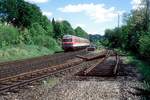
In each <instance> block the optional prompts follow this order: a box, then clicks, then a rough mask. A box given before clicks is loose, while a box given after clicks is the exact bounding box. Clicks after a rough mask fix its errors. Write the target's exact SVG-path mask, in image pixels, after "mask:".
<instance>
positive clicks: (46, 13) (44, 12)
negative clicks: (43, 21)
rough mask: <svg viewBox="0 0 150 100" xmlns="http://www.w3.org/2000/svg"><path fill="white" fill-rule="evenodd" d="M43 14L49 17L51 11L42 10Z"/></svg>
mask: <svg viewBox="0 0 150 100" xmlns="http://www.w3.org/2000/svg"><path fill="white" fill-rule="evenodd" d="M42 13H43V15H45V16H47V17H51V16H52V12H48V11H42Z"/></svg>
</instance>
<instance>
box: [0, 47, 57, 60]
mask: <svg viewBox="0 0 150 100" xmlns="http://www.w3.org/2000/svg"><path fill="white" fill-rule="evenodd" d="M57 50H60V49H59V48H58V49H57ZM55 51H56V49H55V50H53V49H48V48H45V47H39V46H35V45H19V46H16V47H10V46H9V47H5V48H1V49H0V62H6V61H14V60H19V59H27V58H32V57H38V56H43V55H49V54H53V53H54V52H55Z"/></svg>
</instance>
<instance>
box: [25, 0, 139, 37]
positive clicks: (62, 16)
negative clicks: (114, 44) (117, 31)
mask: <svg viewBox="0 0 150 100" xmlns="http://www.w3.org/2000/svg"><path fill="white" fill-rule="evenodd" d="M25 1H28V2H31V3H35V4H37V5H38V6H39V7H40V9H41V10H42V12H43V14H44V15H46V16H47V17H48V18H49V19H52V18H53V17H54V18H55V19H56V20H60V21H61V20H68V21H69V22H70V23H71V25H72V26H73V28H76V27H77V26H81V27H82V28H83V29H84V30H85V31H86V32H88V33H89V34H101V35H103V34H104V30H105V29H107V28H114V27H116V26H117V18H118V14H120V16H121V15H122V14H123V13H124V12H127V13H129V12H130V10H131V9H135V8H136V5H137V4H138V3H139V0H25ZM120 23H121V22H120Z"/></svg>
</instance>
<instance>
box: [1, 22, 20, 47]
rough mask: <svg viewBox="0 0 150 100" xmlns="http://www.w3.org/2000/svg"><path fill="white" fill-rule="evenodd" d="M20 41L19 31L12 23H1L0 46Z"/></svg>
mask: <svg viewBox="0 0 150 100" xmlns="http://www.w3.org/2000/svg"><path fill="white" fill-rule="evenodd" d="M18 43H19V31H18V29H17V28H15V27H13V26H12V25H4V24H0V47H5V46H9V45H16V44H18Z"/></svg>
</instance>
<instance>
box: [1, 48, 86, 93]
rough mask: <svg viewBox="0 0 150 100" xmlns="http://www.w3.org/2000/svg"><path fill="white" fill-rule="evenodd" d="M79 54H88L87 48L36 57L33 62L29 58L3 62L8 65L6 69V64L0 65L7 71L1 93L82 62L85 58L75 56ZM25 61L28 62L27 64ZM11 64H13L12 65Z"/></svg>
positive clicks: (2, 79) (2, 82) (2, 80)
mask: <svg viewBox="0 0 150 100" xmlns="http://www.w3.org/2000/svg"><path fill="white" fill-rule="evenodd" d="M78 54H80V55H85V54H87V52H86V51H85V50H82V51H77V52H69V53H65V55H64V54H59V55H56V56H54V55H53V56H52V57H51V56H49V57H48V56H45V57H44V58H43V59H44V60H43V59H42V60H39V59H41V58H36V60H35V59H33V63H32V61H30V60H27V62H26V61H16V62H11V63H10V62H9V63H4V64H1V65H7V66H5V67H6V68H5V69H4V66H1V67H0V70H1V71H3V73H5V71H6V73H5V74H4V75H6V76H5V77H2V76H1V78H0V93H4V92H6V91H9V90H12V89H15V88H17V87H21V86H24V85H27V84H29V83H32V82H34V81H37V80H40V79H43V78H45V77H48V76H50V75H52V74H55V73H58V72H60V71H64V70H67V69H69V68H71V67H72V66H74V65H77V64H80V63H82V62H83V60H82V59H79V58H75V56H76V55H78ZM53 60H57V61H55V63H52V62H51V61H53ZM28 61H29V62H28ZM42 61H43V62H42ZM25 62H26V63H27V65H26V63H25ZM39 62H40V63H39ZM41 63H42V64H41ZM9 64H10V65H13V66H10V65H9ZM24 64H25V65H24ZM15 65H16V66H15ZM2 67H3V68H2ZM30 67H31V68H30ZM17 68H18V69H17ZM6 69H7V70H6ZM11 70H13V71H11ZM7 72H8V73H7ZM11 72H12V73H11ZM16 72H18V73H16ZM7 74H9V75H7ZM1 75H2V73H1ZM4 75H3V76H4Z"/></svg>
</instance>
